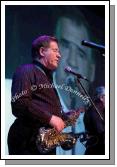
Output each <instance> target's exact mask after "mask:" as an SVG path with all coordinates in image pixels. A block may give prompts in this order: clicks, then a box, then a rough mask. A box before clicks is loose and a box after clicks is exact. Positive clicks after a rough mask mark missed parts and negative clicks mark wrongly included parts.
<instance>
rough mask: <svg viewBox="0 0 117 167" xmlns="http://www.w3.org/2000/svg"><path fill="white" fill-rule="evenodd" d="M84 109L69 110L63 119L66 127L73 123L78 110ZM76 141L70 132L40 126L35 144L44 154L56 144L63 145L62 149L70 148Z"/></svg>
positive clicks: (77, 115) (78, 112)
mask: <svg viewBox="0 0 117 167" xmlns="http://www.w3.org/2000/svg"><path fill="white" fill-rule="evenodd" d="M81 111H82V112H83V111H84V109H82V108H81V109H78V110H77V111H73V110H72V111H71V112H69V114H68V120H66V121H65V124H66V127H68V126H71V125H74V124H75V122H76V120H77V118H78V117H79V114H80V112H81ZM75 143H76V137H75V136H74V135H73V134H70V133H57V131H56V130H55V129H54V128H52V129H45V127H42V128H40V129H39V132H38V135H37V138H36V146H37V148H38V150H39V152H41V153H43V154H46V153H48V152H49V151H51V150H52V149H53V148H56V147H57V146H63V148H64V149H66V150H67V149H70V148H72V147H73V145H74V144H75Z"/></svg>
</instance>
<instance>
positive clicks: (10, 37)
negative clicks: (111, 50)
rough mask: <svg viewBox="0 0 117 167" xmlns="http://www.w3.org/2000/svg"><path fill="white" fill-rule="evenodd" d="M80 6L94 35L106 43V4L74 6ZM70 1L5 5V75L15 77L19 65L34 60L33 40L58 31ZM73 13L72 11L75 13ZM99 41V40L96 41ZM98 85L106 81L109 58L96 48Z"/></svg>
mask: <svg viewBox="0 0 117 167" xmlns="http://www.w3.org/2000/svg"><path fill="white" fill-rule="evenodd" d="M70 8H71V9H72V10H77V9H80V10H81V11H82V12H83V14H84V16H85V17H86V19H87V21H88V23H89V25H90V30H91V32H92V34H93V36H94V39H95V40H96V42H98V44H101V45H105V41H104V40H105V6H104V5H99V6H98V5H86V6H84V5H82V6H79V5H78V6H75V5H73V6H70ZM66 10H68V9H67V5H65V6H56V5H54V6H53V5H44V6H43V5H41V6H39V5H36V6H35V5H31V6H30V5H29V6H28V5H25V6H23V5H16V6H15V5H6V6H5V77H6V78H12V76H13V73H14V71H15V69H16V68H17V67H18V66H19V65H21V64H25V63H30V62H31V43H32V41H33V39H35V38H36V37H37V36H38V35H41V34H49V35H53V34H54V28H55V23H56V20H57V17H58V16H59V15H62V13H63V12H66ZM71 14H72V13H71ZM94 42H95V41H94ZM95 56H96V65H97V68H96V79H95V83H94V84H95V86H97V85H105V71H104V70H105V60H104V57H103V56H102V55H101V54H100V53H99V52H98V51H95Z"/></svg>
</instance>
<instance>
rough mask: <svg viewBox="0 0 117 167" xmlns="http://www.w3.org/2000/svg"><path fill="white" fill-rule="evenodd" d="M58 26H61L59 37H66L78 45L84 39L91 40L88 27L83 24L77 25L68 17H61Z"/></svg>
mask: <svg viewBox="0 0 117 167" xmlns="http://www.w3.org/2000/svg"><path fill="white" fill-rule="evenodd" d="M58 26H60V27H59V28H60V32H59V37H58V38H63V39H66V40H68V41H71V42H72V43H74V44H76V45H81V42H82V40H89V36H88V32H87V29H86V27H85V26H84V25H83V24H81V25H77V24H75V23H74V22H73V21H72V20H70V19H68V18H61V20H60V22H59V24H58ZM81 47H82V46H81Z"/></svg>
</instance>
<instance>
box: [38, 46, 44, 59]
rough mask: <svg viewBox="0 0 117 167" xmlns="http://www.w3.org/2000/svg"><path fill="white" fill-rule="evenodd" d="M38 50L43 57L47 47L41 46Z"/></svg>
mask: <svg viewBox="0 0 117 167" xmlns="http://www.w3.org/2000/svg"><path fill="white" fill-rule="evenodd" d="M38 52H39V54H40V55H41V56H42V57H43V56H44V55H45V54H44V52H45V49H44V47H41V48H40V49H39V50H38Z"/></svg>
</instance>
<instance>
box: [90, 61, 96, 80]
mask: <svg viewBox="0 0 117 167" xmlns="http://www.w3.org/2000/svg"><path fill="white" fill-rule="evenodd" d="M95 68H96V65H95V64H94V63H92V64H91V65H90V70H89V74H90V81H91V82H93V81H94V79H95Z"/></svg>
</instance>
